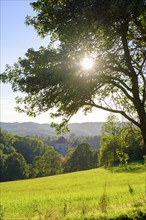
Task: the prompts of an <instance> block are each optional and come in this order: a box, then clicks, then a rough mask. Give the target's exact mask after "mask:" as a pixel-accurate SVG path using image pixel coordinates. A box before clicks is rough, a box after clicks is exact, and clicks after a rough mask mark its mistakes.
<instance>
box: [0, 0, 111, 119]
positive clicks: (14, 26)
mask: <svg viewBox="0 0 146 220" xmlns="http://www.w3.org/2000/svg"><path fill="white" fill-rule="evenodd" d="M30 2H33V0H0V4H1V19H0V22H1V72H3V71H4V69H5V65H6V64H9V65H13V63H14V62H16V61H17V59H18V57H23V56H24V54H25V53H26V51H27V49H28V48H32V47H33V48H34V49H36V50H37V49H38V48H39V47H40V46H46V45H47V44H48V42H49V37H47V38H46V39H41V38H40V37H39V36H37V33H36V32H35V30H34V29H33V27H32V26H26V25H25V17H26V16H27V15H34V12H33V10H32V8H31V6H30ZM16 95H17V94H15V93H13V92H12V90H11V87H10V85H8V84H6V85H4V84H1V121H3V122H24V121H33V122H38V123H50V122H51V121H52V119H50V117H49V113H45V114H41V115H40V116H38V117H36V118H30V117H28V116H26V115H25V114H22V113H21V114H20V113H17V112H15V110H14V107H15V99H14V98H15V96H16ZM107 115H108V113H107V112H105V111H102V110H97V109H95V110H94V111H93V113H92V114H89V115H88V116H84V115H83V114H82V113H81V112H79V113H78V114H77V115H76V116H74V117H73V118H72V119H71V122H86V121H105V119H106V117H107ZM60 120H61V119H59V120H57V122H60Z"/></svg>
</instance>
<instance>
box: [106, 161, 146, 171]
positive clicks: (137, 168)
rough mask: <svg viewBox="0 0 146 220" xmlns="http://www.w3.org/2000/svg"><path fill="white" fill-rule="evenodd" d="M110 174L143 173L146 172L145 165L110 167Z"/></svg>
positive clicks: (133, 164) (132, 164)
mask: <svg viewBox="0 0 146 220" xmlns="http://www.w3.org/2000/svg"><path fill="white" fill-rule="evenodd" d="M107 169H108V170H109V171H110V172H112V173H113V172H115V173H123V172H124V173H125V172H126V173H142V172H145V171H146V168H145V166H144V164H142V163H140V162H139V163H130V164H127V165H121V164H120V165H119V166H116V167H108V168H107Z"/></svg>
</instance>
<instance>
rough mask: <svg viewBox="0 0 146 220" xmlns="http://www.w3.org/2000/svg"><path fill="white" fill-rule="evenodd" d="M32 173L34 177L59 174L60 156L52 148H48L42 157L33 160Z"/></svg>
mask: <svg viewBox="0 0 146 220" xmlns="http://www.w3.org/2000/svg"><path fill="white" fill-rule="evenodd" d="M33 172H34V173H35V175H34V176H35V177H41V176H50V175H54V174H58V173H61V155H59V154H58V153H57V152H56V151H55V150H54V149H53V148H48V149H47V150H46V151H45V153H44V154H43V155H42V156H39V157H36V158H35V160H34V164H33Z"/></svg>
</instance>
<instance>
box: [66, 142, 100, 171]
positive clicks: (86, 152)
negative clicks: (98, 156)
mask: <svg viewBox="0 0 146 220" xmlns="http://www.w3.org/2000/svg"><path fill="white" fill-rule="evenodd" d="M68 162H69V166H70V171H79V170H88V169H91V168H94V167H96V166H97V165H96V164H95V154H94V152H93V150H92V148H91V146H90V145H89V144H88V143H81V144H79V145H78V146H77V148H76V149H75V151H74V152H73V153H72V154H71V156H70V158H69V160H68Z"/></svg>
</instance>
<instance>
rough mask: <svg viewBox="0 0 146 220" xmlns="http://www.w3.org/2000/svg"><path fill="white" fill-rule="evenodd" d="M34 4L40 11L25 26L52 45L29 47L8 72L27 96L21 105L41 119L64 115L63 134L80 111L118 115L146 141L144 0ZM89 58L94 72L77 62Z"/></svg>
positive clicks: (7, 76) (5, 77) (64, 0)
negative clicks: (43, 114)
mask: <svg viewBox="0 0 146 220" xmlns="http://www.w3.org/2000/svg"><path fill="white" fill-rule="evenodd" d="M31 6H32V8H33V10H34V11H36V16H34V17H29V16H28V17H27V19H26V23H27V24H28V25H33V27H34V28H35V29H36V31H37V33H38V34H39V35H40V36H42V37H45V36H46V35H48V34H50V36H51V39H52V43H51V44H50V45H49V46H48V47H47V48H44V47H41V48H40V49H39V50H38V51H34V50H33V49H32V48H31V49H29V50H28V52H27V53H26V54H25V58H24V59H22V58H19V60H18V62H17V63H15V64H14V66H12V67H10V66H7V67H6V70H5V72H4V73H3V74H2V81H3V82H10V83H11V85H12V88H13V90H14V91H21V92H24V93H25V94H26V95H25V96H24V97H22V98H20V97H17V103H18V108H17V110H18V111H20V112H26V113H27V114H28V115H31V116H35V115H37V114H40V113H41V112H46V111H47V110H49V109H52V110H53V111H52V112H53V113H52V117H57V116H63V117H64V118H63V121H62V124H60V127H59V129H60V130H62V131H65V130H66V129H67V123H68V121H69V120H70V118H71V117H72V116H73V115H74V114H76V113H77V111H78V110H79V109H82V108H83V109H84V112H85V113H87V112H88V111H91V109H92V108H93V107H97V108H101V109H103V110H107V111H110V112H114V113H120V114H121V115H123V116H124V117H125V118H126V119H128V120H129V121H131V122H132V123H134V124H135V125H136V126H138V127H139V129H140V130H141V134H142V137H143V140H144V143H145V145H146V78H145V67H146V66H145V64H146V62H145V59H146V54H145V47H146V32H145V30H146V16H145V9H146V3H145V0H128V1H127V0H123V1H121V0H118V1H113V0H110V1H109V0H104V1H99V0H97V1H95V0H90V1H89V0H86V1H83V0H81V1H76V0H71V1H70V0H60V1H59V0H58V1H51V0H49V1H46V0H38V1H37V2H33V3H31ZM54 42H55V43H56V42H58V47H57V48H55V47H53V43H54ZM88 56H89V57H91V58H93V60H94V68H92V69H91V70H90V71H87V70H84V69H82V68H81V66H80V62H79V61H80V60H81V59H82V58H83V57H88ZM21 104H23V105H24V108H23V107H22V106H21ZM54 108H56V109H57V110H56V113H54V112H55V110H54ZM54 126H55V125H54Z"/></svg>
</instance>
